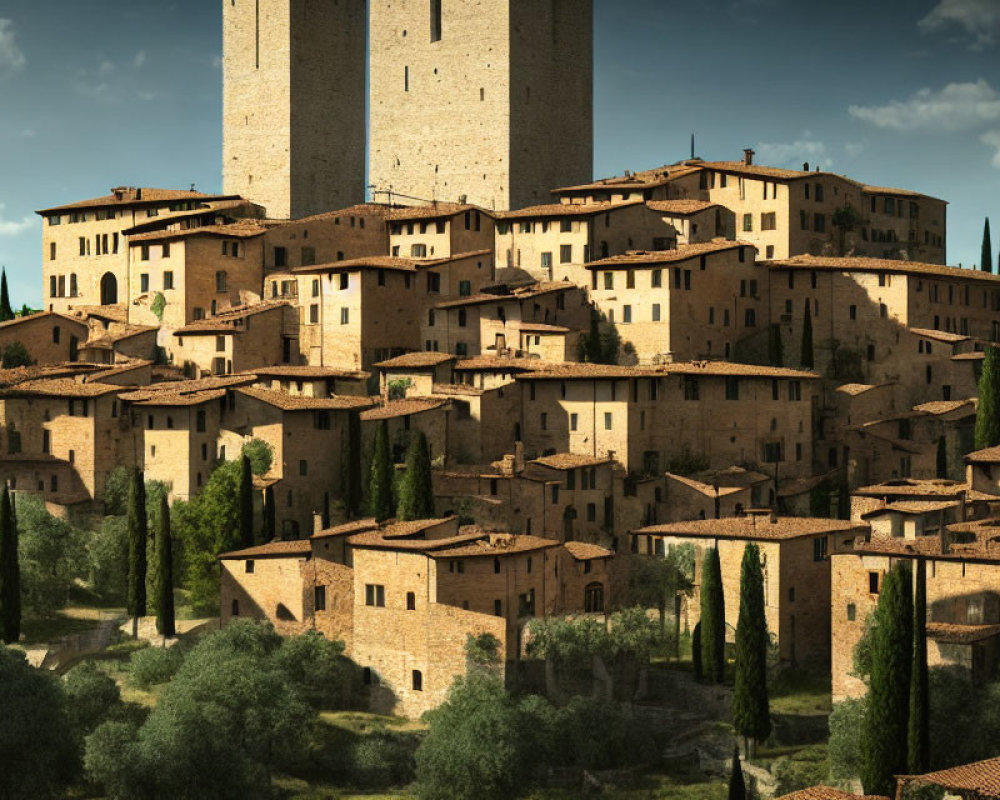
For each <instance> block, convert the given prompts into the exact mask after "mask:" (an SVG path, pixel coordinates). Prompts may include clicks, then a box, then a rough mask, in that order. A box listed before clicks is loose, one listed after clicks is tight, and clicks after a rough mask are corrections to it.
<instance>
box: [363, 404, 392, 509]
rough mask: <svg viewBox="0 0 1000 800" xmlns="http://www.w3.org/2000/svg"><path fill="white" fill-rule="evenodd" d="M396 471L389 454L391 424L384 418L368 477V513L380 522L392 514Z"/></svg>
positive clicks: (376, 437) (376, 432)
mask: <svg viewBox="0 0 1000 800" xmlns="http://www.w3.org/2000/svg"><path fill="white" fill-rule="evenodd" d="M394 472H395V470H394V469H393V466H392V458H391V457H390V455H389V426H388V425H387V424H386V421H385V420H382V422H381V423H379V426H378V429H377V430H376V431H375V450H374V452H373V453H372V465H371V475H370V477H369V479H368V513H370V514H371V515H372V516H373V517H375V519H376V520H377V521H378V522H382V521H383V520H387V519H389V518H390V517H391V516H392V512H393V508H394V506H393V502H392V479H393V473H394Z"/></svg>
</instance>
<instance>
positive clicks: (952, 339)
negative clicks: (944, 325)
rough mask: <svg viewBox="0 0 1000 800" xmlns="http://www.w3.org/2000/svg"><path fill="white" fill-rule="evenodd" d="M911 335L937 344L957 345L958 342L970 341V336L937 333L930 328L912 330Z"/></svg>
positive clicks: (943, 332)
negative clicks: (931, 340)
mask: <svg viewBox="0 0 1000 800" xmlns="http://www.w3.org/2000/svg"><path fill="white" fill-rule="evenodd" d="M910 333H912V334H914V335H915V336H920V337H922V338H924V339H933V340H934V341H936V342H945V343H947V344H957V343H958V342H967V341H969V338H970V337H968V336H963V335H962V334H960V333H950V332H949V331H935V330H932V329H930V328H910Z"/></svg>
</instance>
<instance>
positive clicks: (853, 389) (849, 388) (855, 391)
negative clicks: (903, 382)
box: [835, 383, 893, 397]
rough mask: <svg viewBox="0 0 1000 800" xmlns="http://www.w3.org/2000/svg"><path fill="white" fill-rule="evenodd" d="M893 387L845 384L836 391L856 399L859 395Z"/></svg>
mask: <svg viewBox="0 0 1000 800" xmlns="http://www.w3.org/2000/svg"><path fill="white" fill-rule="evenodd" d="M892 385H893V384H891V383H844V384H841V385H840V386H838V387H837V388H836V390H835V391H838V392H841V393H843V394H847V395H850V396H851V397H856V396H857V395H859V394H864V393H865V392H870V391H871V390H872V389H881V388H883V387H885V386H892Z"/></svg>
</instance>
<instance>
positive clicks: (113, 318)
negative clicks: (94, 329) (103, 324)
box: [70, 305, 128, 322]
mask: <svg viewBox="0 0 1000 800" xmlns="http://www.w3.org/2000/svg"><path fill="white" fill-rule="evenodd" d="M70 313H72V314H80V315H82V316H83V317H85V318H86V317H95V318H96V319H106V320H109V321H110V322H128V309H126V308H125V306H124V305H111V306H73V307H72V308H71V309H70Z"/></svg>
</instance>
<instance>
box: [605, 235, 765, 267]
mask: <svg viewBox="0 0 1000 800" xmlns="http://www.w3.org/2000/svg"><path fill="white" fill-rule="evenodd" d="M740 247H749V248H753V249H754V250H756V248H754V245H752V244H751V243H750V242H741V241H739V240H733V239H713V240H712V241H710V242H698V243H697V244H682V245H678V247H677V249H676V250H635V251H630V252H628V253H625V254H624V255H619V256H611V257H609V258H602V259H600V260H599V261H591V262H590V263H589V264H587V265H586V267H587V269H626V268H628V267H641V266H656V265H658V264H673V263H676V262H678V261H687V260H688V259H691V258H698V257H699V256H702V255H705V254H707V253H721V252H723V251H725V250H736V249H738V248H740Z"/></svg>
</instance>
